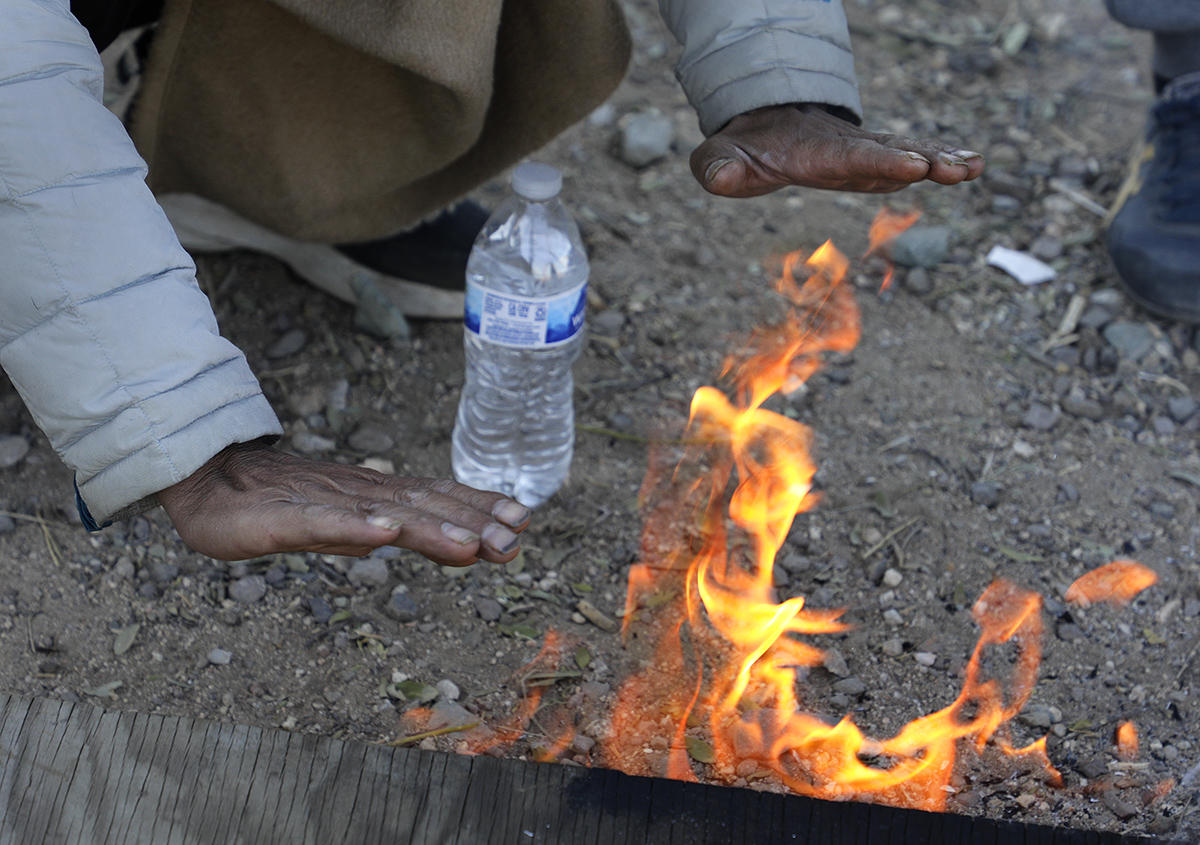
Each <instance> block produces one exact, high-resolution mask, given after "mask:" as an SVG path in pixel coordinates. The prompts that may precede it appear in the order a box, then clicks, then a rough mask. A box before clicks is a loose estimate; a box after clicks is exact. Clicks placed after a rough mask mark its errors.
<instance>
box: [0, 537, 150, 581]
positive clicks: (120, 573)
mask: <svg viewBox="0 0 1200 845" xmlns="http://www.w3.org/2000/svg"><path fill="white" fill-rule="evenodd" d="M0 533H3V532H2V531H0ZM136 572H137V570H136V569H134V566H133V561H132V560H130V559H129V558H127V557H124V556H122V557H119V558H117V563H116V565H115V566H113V573H114V574H115V575H116V576H117V577H118V578H124V579H126V580H128V579H130V578H132V577H133V576H134V574H135V573H136Z"/></svg>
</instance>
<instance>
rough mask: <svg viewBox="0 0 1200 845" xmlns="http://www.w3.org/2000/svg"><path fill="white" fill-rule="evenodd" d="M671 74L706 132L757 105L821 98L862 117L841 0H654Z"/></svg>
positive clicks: (811, 101)
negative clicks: (670, 40)
mask: <svg viewBox="0 0 1200 845" xmlns="http://www.w3.org/2000/svg"><path fill="white" fill-rule="evenodd" d="M659 7H660V8H661V10H662V15H663V19H664V20H665V21H666V23H667V26H668V27H669V28H670V30H671V32H672V33H674V35H675V37H676V38H677V39H678V40H679V43H680V44H682V45H683V55H682V56H681V58H680V60H679V64H678V65H677V66H676V68H675V74H676V76H677V77H678V78H679V81H680V83H681V84H682V85H683V90H684V91H685V92H686V93H687V96H688V100H690V101H691V103H692V106H693V107H694V108H695V109H696V113H697V114H698V115H699V117H700V128H701V129H702V130H703V132H704V134H705V135H711V134H713V133H714V132H716V131H717V130H718V129H720V128H721V127H722V126H724V125H725V124H726V123H727V122H728V121H729V119H730V118H732V117H734V116H736V115H739V114H741V113H742V112H746V111H749V110H750V109H755V108H759V107H761V106H773V105H781V104H783V103H825V104H826V105H831V106H840V107H842V108H844V109H847V110H849V111H850V112H852V113H853V114H854V115H856V116H859V117H861V115H862V104H861V102H860V101H859V98H858V84H857V83H856V82H855V78H854V56H853V54H852V53H851V52H850V34H849V29H848V27H847V24H846V14H845V11H844V10H843V9H842V4H841V2H840V0H659Z"/></svg>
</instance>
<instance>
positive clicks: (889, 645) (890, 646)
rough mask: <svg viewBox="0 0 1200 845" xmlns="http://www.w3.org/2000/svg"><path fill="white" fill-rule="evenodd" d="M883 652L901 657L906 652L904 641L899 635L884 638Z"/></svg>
mask: <svg viewBox="0 0 1200 845" xmlns="http://www.w3.org/2000/svg"><path fill="white" fill-rule="evenodd" d="M883 653H884V654H886V655H887V656H888V657H899V656H900V655H902V654H904V642H903V641H902V640H901V639H900V638H899V637H892V638H891V639H888V640H884V641H883Z"/></svg>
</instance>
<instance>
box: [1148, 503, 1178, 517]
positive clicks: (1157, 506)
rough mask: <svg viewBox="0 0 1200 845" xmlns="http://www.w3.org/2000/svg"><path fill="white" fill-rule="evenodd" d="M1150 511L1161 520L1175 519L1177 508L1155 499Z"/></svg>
mask: <svg viewBox="0 0 1200 845" xmlns="http://www.w3.org/2000/svg"><path fill="white" fill-rule="evenodd" d="M1148 510H1149V511H1150V513H1152V514H1154V515H1155V516H1157V517H1159V518H1160V519H1174V518H1175V506H1174V505H1173V504H1171V503H1170V502H1164V501H1163V500H1162V499H1155V500H1154V501H1153V502H1151V503H1150V505H1149V508H1148Z"/></svg>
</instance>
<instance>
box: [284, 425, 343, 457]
mask: <svg viewBox="0 0 1200 845" xmlns="http://www.w3.org/2000/svg"><path fill="white" fill-rule="evenodd" d="M292 448H293V449H295V450H296V451H297V452H299V453H300V454H301V455H320V454H324V453H325V452H332V451H333V450H334V449H336V448H337V443H336V442H335V441H333V440H331V439H330V438H328V437H322V436H321V435H320V434H314V433H313V432H311V431H297V432H296V433H294V434H293V435H292Z"/></svg>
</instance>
